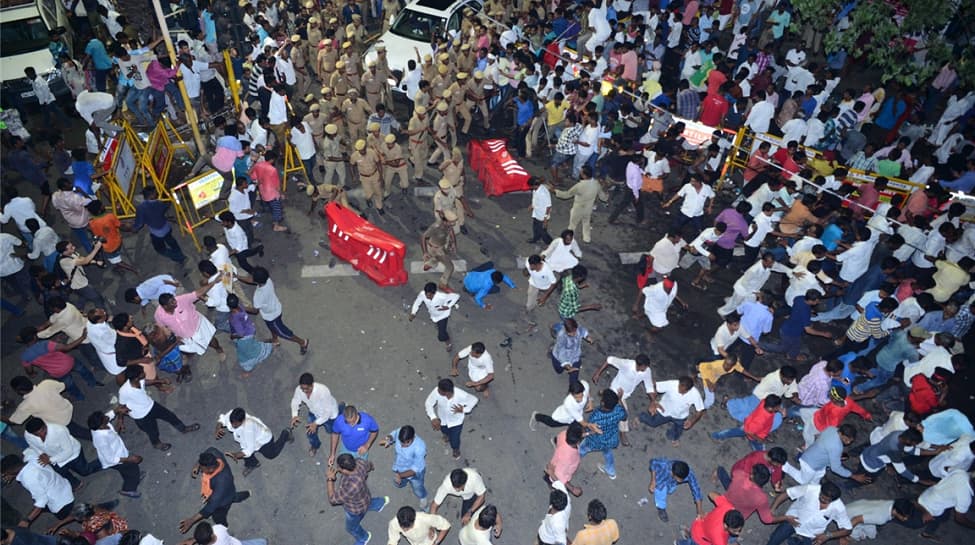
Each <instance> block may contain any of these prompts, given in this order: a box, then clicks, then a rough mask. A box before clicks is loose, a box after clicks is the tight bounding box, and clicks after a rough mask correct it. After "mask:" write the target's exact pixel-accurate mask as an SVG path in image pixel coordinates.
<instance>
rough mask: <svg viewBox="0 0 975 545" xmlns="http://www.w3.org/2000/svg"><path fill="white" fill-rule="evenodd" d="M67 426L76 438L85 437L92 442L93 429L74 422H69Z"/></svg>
mask: <svg viewBox="0 0 975 545" xmlns="http://www.w3.org/2000/svg"><path fill="white" fill-rule="evenodd" d="M67 427H68V433H70V434H71V436H72V437H74V438H75V439H84V440H85V441H88V442H91V430H90V429H88V428H87V427H85V426H82V425H81V424H76V423H74V422H68V426H67Z"/></svg>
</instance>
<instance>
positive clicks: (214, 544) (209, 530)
mask: <svg viewBox="0 0 975 545" xmlns="http://www.w3.org/2000/svg"><path fill="white" fill-rule="evenodd" d="M145 540H146V538H145V537H143V538H142V540H141V541H139V545H147V544H146V543H145ZM192 542H193V543H194V544H195V545H267V540H266V539H264V538H262V537H259V538H253V539H237V538H236V537H234V536H232V535H230V532H229V531H228V529H227V527H226V526H224V525H223V524H210V523H209V522H207V521H202V522H200V523H199V524H197V525H196V528H194V529H193V539H192ZM155 543H156V542H152V543H149V544H148V545H154V544H155ZM158 543H159V545H162V541H159V542H158Z"/></svg>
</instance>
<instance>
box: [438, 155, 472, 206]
mask: <svg viewBox="0 0 975 545" xmlns="http://www.w3.org/2000/svg"><path fill="white" fill-rule="evenodd" d="M440 172H441V173H442V174H443V178H444V179H445V180H447V181H449V182H450V183H451V187H453V189H454V194H455V195H456V196H457V202H458V203H460V207H458V209H457V213H458V214H461V215H463V216H464V217H467V218H473V217H474V211H473V210H471V206H470V204H468V203H467V198H466V197H464V155H463V153H461V151H460V148H458V147H454V148H453V149H452V150H451V152H450V158H449V159H446V160H444V162H442V163H440ZM463 224H464V222H463V221H461V222H460V225H463Z"/></svg>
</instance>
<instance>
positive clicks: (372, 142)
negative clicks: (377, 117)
mask: <svg viewBox="0 0 975 545" xmlns="http://www.w3.org/2000/svg"><path fill="white" fill-rule="evenodd" d="M381 130H382V125H380V124H379V123H367V124H366V145H367V146H369V147H370V148H372V149H374V150H376V152H377V153H379V155H382V154H383V153H382V150H383V148H385V147H386V145H385V144H384V143H383V135H382V134H380V131H381Z"/></svg>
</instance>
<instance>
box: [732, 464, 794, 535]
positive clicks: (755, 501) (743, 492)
mask: <svg viewBox="0 0 975 545" xmlns="http://www.w3.org/2000/svg"><path fill="white" fill-rule="evenodd" d="M771 476H772V473H771V472H770V471H769V469H768V467H766V466H765V465H762V464H755V465H754V466H752V472H751V474H750V475H746V474H744V473H735V474H734V475H733V476H732V477H731V485H730V486H729V487H728V491H727V492H725V497H726V498H728V501H730V502H731V505H732V506H734V508H735V509H737V510H738V511H739V512H741V516H742V517H743V518H744V519H745V520H748V517H750V516H752V513H756V512H757V513H758V518H759V519H761V521H762V523H763V524H778V523H780V522H785V521H786V520H787V517H786V516H785V515H779V516H775V515H773V514H772V510H771V509H770V508H769V497H768V494H766V493H765V490H764V489H763V488H762V487H764V486H765V484H766V483H768V481H769V479H770V478H771Z"/></svg>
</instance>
